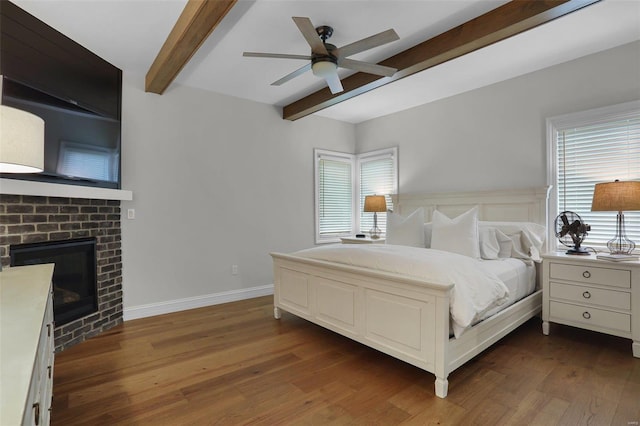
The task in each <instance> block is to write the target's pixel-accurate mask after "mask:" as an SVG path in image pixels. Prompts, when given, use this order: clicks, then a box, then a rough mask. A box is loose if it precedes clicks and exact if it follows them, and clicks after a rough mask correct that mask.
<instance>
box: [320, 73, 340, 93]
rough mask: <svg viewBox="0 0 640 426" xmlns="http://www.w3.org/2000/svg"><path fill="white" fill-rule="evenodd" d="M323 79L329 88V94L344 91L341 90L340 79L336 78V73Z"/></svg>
mask: <svg viewBox="0 0 640 426" xmlns="http://www.w3.org/2000/svg"><path fill="white" fill-rule="evenodd" d="M324 79H325V80H326V81H327V86H329V90H331V93H333V94H336V93H340V92H342V91H343V90H344V89H343V88H342V83H341V82H340V77H338V73H337V72H335V73H332V74H329V75H328V76H326V77H325V78H324Z"/></svg>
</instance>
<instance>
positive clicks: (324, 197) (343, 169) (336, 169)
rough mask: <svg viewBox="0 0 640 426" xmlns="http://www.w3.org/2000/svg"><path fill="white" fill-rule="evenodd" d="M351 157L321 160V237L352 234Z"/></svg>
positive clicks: (319, 190)
mask: <svg viewBox="0 0 640 426" xmlns="http://www.w3.org/2000/svg"><path fill="white" fill-rule="evenodd" d="M352 186H353V184H352V169H351V160H350V159H339V158H325V157H320V158H319V160H318V212H317V214H318V232H319V234H320V236H321V237H322V236H325V237H326V236H337V235H349V234H350V233H351V230H352V229H353V204H352V202H353V193H352Z"/></svg>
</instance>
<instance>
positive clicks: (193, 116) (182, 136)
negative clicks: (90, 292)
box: [122, 75, 355, 318]
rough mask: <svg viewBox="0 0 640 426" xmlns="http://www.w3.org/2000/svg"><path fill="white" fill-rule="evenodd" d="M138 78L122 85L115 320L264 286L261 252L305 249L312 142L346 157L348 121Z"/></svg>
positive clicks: (350, 142)
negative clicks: (153, 85)
mask: <svg viewBox="0 0 640 426" xmlns="http://www.w3.org/2000/svg"><path fill="white" fill-rule="evenodd" d="M143 82H144V78H143V77H138V76H130V75H125V79H124V84H123V86H124V87H123V114H122V115H123V122H122V140H123V167H122V170H123V184H122V186H123V188H126V189H129V190H132V191H133V201H131V202H123V203H122V209H123V223H122V228H123V245H122V246H123V288H124V307H125V318H127V317H129V318H131V317H136V316H145V315H146V314H149V313H152V312H153V311H152V310H151V311H150V310H148V309H147V311H145V312H142V313H141V314H131V312H132V310H135V308H140V307H141V306H146V305H154V304H163V303H166V302H171V301H176V300H181V299H187V298H200V297H202V296H206V295H211V294H219V293H224V292H229V291H231V292H233V291H236V290H242V289H248V288H252V287H257V286H264V285H268V284H272V283H273V278H272V267H271V258H270V256H269V252H270V251H284V252H287V251H292V250H296V249H301V248H306V247H309V246H311V245H313V238H314V233H313V232H314V231H313V229H314V225H313V223H314V215H313V206H314V202H313V148H316V147H318V148H326V149H334V150H339V151H344V152H353V149H354V147H355V127H354V126H353V125H352V124H347V123H342V122H339V121H335V120H330V119H326V118H320V117H309V118H306V119H303V120H299V121H296V122H289V121H285V120H282V118H281V116H280V113H279V112H278V111H277V110H276V109H275V108H273V107H272V106H269V105H264V104H259V103H255V102H250V101H244V100H241V99H237V98H232V97H228V96H223V95H219V94H215V93H210V92H205V91H202V90H198V89H192V88H189V87H184V86H178V85H172V86H171V87H170V88H169V90H168V91H167V92H166V93H165V94H164V95H162V96H159V95H154V94H149V93H144V90H143ZM130 208H133V209H135V215H136V217H135V219H133V220H127V219H126V216H127V215H126V212H127V209H130ZM234 264H235V265H238V269H239V273H238V275H235V276H234V275H232V274H231V265H234ZM163 309H164V310H166V311H170V310H172V309H170V308H166V307H165V308H162V309H160V311H162V310H163ZM128 314H129V315H128Z"/></svg>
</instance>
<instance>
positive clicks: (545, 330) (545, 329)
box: [542, 321, 549, 336]
mask: <svg viewBox="0 0 640 426" xmlns="http://www.w3.org/2000/svg"><path fill="white" fill-rule="evenodd" d="M542 334H544V335H545V336H548V335H549V321H542Z"/></svg>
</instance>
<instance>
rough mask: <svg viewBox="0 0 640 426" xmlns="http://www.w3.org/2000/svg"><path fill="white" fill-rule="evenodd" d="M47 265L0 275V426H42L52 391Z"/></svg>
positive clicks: (50, 271) (50, 270) (50, 268)
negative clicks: (0, 330)
mask: <svg viewBox="0 0 640 426" xmlns="http://www.w3.org/2000/svg"><path fill="white" fill-rule="evenodd" d="M52 274H53V265H52V264H48V265H33V266H19V267H13V268H8V269H5V270H3V271H2V272H0V328H1V329H2V333H1V334H0V347H1V353H0V397H1V399H0V425H38V426H39V425H48V424H49V420H50V410H51V397H52V389H53V362H54V348H55V346H54V324H53V297H52V294H51V277H52Z"/></svg>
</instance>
